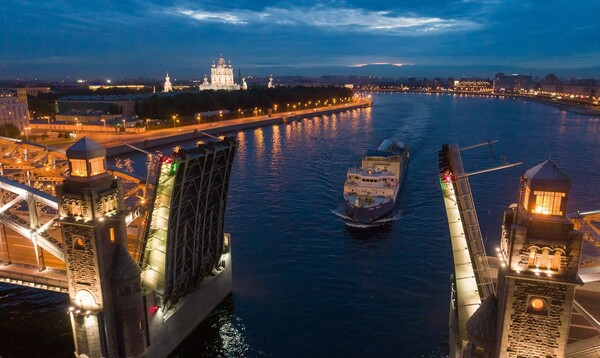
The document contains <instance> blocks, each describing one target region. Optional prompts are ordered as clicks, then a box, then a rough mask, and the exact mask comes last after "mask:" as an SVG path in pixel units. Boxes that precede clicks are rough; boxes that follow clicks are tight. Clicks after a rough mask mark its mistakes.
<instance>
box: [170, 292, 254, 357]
mask: <svg viewBox="0 0 600 358" xmlns="http://www.w3.org/2000/svg"><path fill="white" fill-rule="evenodd" d="M234 310H235V304H234V299H233V296H232V295H229V296H227V298H225V299H224V300H223V302H221V303H220V304H219V305H218V306H217V308H215V310H214V311H213V312H212V313H211V314H210V315H209V316H208V317H207V318H206V319H205V320H204V321H203V322H202V323H201V324H200V325H199V326H198V327H196V329H195V330H194V331H193V332H192V333H191V334H190V335H189V336H188V338H186V340H185V341H184V342H183V343H182V344H181V345H180V346H179V347H178V348H177V349H176V350H175V351H174V352H173V353H172V354H171V355H170V357H171V358H184V357H194V358H195V357H243V356H246V355H247V354H248V353H249V352H250V351H251V349H250V345H249V344H248V343H247V342H246V337H245V335H244V331H245V329H246V328H245V327H244V325H243V324H242V322H241V321H242V320H241V318H239V317H237V316H236V315H235V314H234ZM256 353H257V352H254V353H253V355H254V356H256V355H258V354H256Z"/></svg>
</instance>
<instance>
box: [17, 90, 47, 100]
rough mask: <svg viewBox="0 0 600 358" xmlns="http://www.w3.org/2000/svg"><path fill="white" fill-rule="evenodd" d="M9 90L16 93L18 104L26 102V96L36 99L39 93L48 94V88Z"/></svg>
mask: <svg viewBox="0 0 600 358" xmlns="http://www.w3.org/2000/svg"><path fill="white" fill-rule="evenodd" d="M11 90H13V91H15V92H16V93H17V98H18V99H19V101H20V102H27V96H32V97H37V95H38V94H40V93H48V92H50V87H16V88H11Z"/></svg>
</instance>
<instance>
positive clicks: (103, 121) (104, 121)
mask: <svg viewBox="0 0 600 358" xmlns="http://www.w3.org/2000/svg"><path fill="white" fill-rule="evenodd" d="M100 122H102V124H104V133H106V119H101V120H100Z"/></svg>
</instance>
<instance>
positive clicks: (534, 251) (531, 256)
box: [527, 247, 537, 267]
mask: <svg viewBox="0 0 600 358" xmlns="http://www.w3.org/2000/svg"><path fill="white" fill-rule="evenodd" d="M536 259H537V248H535V247H531V248H529V262H528V264H527V266H529V267H535V262H536Z"/></svg>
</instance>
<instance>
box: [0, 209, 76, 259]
mask: <svg viewBox="0 0 600 358" xmlns="http://www.w3.org/2000/svg"><path fill="white" fill-rule="evenodd" d="M0 222H1V223H2V224H4V225H6V226H8V227H9V228H11V229H12V230H14V231H16V232H17V233H19V234H20V235H22V236H23V237H26V238H28V239H29V240H31V241H32V242H34V243H37V245H39V246H40V247H41V248H42V249H44V250H46V251H48V252H49V253H50V254H52V255H53V256H55V257H56V258H58V259H59V260H61V261H63V262H64V261H65V254H64V253H63V250H62V248H61V247H60V246H58V245H57V242H56V243H55V242H52V241H50V240H49V239H48V238H46V237H44V236H42V235H43V234H42V233H39V232H37V231H36V230H31V229H30V228H27V227H24V226H23V225H22V224H20V223H19V222H17V221H16V220H14V219H12V218H11V217H9V216H6V215H0Z"/></svg>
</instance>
